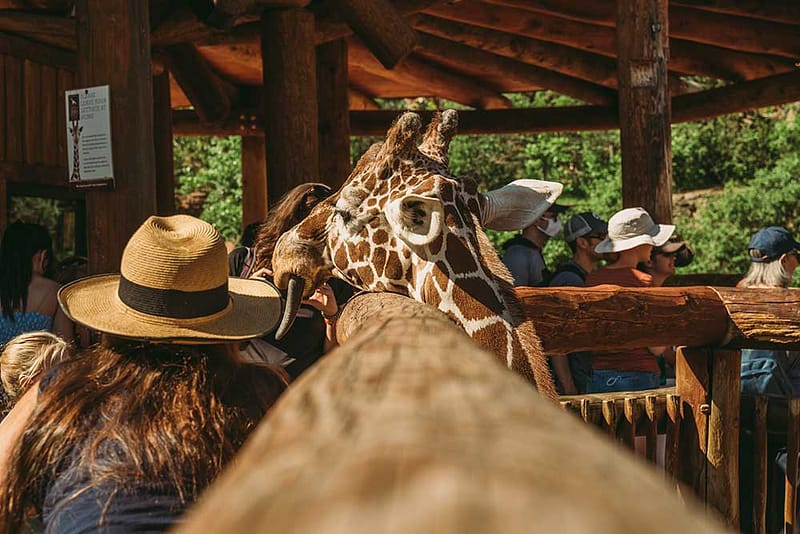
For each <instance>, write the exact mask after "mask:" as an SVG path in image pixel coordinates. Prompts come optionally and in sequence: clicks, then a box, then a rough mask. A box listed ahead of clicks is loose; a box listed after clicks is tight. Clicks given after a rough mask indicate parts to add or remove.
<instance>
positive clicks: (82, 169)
mask: <svg viewBox="0 0 800 534" xmlns="http://www.w3.org/2000/svg"><path fill="white" fill-rule="evenodd" d="M64 98H66V106H65V108H66V113H67V144H68V147H67V168H68V169H69V184H70V185H71V186H74V187H76V188H87V187H108V188H113V187H114V161H113V158H112V154H111V110H110V102H111V100H110V98H109V92H108V85H100V86H97V87H85V88H83V89H75V90H72V91H66V92H65V96H64Z"/></svg>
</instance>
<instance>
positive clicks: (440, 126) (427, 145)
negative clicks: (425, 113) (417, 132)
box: [419, 109, 458, 165]
mask: <svg viewBox="0 0 800 534" xmlns="http://www.w3.org/2000/svg"><path fill="white" fill-rule="evenodd" d="M457 128H458V112H457V111H456V110H454V109H448V110H446V111H444V112H443V113H436V114H435V115H434V116H433V119H432V120H431V123H430V124H429V125H428V129H427V130H426V131H425V135H424V136H423V138H422V144H421V145H420V146H419V151H420V152H422V153H423V154H425V155H426V156H428V157H429V158H431V159H433V160H435V161H438V162H439V163H441V164H443V165H447V163H448V151H449V150H450V140H451V139H453V136H454V135H455V134H456V129H457Z"/></svg>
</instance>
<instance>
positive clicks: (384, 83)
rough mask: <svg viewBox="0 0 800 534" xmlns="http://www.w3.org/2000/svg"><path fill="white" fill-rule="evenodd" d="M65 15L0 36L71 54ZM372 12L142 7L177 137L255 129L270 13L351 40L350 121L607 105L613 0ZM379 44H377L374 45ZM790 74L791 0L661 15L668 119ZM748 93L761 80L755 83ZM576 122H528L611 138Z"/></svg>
mask: <svg viewBox="0 0 800 534" xmlns="http://www.w3.org/2000/svg"><path fill="white" fill-rule="evenodd" d="M73 4H74V2H71V1H70V0H0V9H2V10H3V11H0V31H2V32H8V33H13V34H17V35H22V36H25V37H27V38H30V39H31V40H34V41H39V42H42V43H47V44H49V45H53V46H57V47H59V48H62V49H65V50H72V51H74V50H75V48H76V43H77V38H76V25H75V22H74V19H73V20H71V17H74V10H73ZM368 4H371V2H368V1H366V0H359V1H355V0H336V1H331V0H326V1H321V2H308V0H261V1H259V0H236V1H230V0H229V1H222V0H217V1H216V2H215V1H211V0H208V1H206V2H196V1H192V2H188V1H187V2H181V1H168V0H151V1H150V30H151V42H152V46H153V50H154V57H155V58H156V61H157V62H158V61H162V62H164V63H166V64H168V65H169V67H170V70H171V72H172V77H171V83H170V89H171V101H172V106H173V108H187V107H194V109H195V110H196V112H197V120H195V119H194V117H195V115H193V114H190V113H183V114H179V115H178V116H177V117H176V120H177V122H178V125H177V131H178V132H181V131H185V132H186V133H199V132H203V131H204V130H206V131H208V132H209V133H217V132H220V133H221V132H224V131H225V127H222V125H223V124H225V121H229V122H228V127H227V128H228V129H230V130H231V132H233V133H236V132H237V131H238V132H241V131H242V129H241V128H239V126H241V125H242V124H243V123H244V125H245V126H246V128H245V130H247V129H251V128H249V126H250V125H249V124H248V123H250V122H253V120H251V119H250V117H252V116H254V112H255V110H256V107H257V106H256V102H255V100H256V97H255V95H256V94H257V92H258V88H259V87H260V86H261V84H262V83H263V81H264V80H265V76H264V73H263V62H262V58H261V27H262V24H261V21H260V20H259V17H260V10H262V9H264V8H265V7H267V8H268V7H276V6H278V7H286V6H294V7H301V8H303V9H306V10H308V11H310V12H311V13H313V16H314V33H313V36H314V40H315V43H316V44H317V45H321V44H324V43H327V42H331V41H334V40H336V39H340V38H345V39H346V40H347V61H348V69H347V72H348V94H349V108H350V110H353V111H364V110H377V109H378V105H377V104H376V102H375V98H385V99H391V98H402V97H436V98H442V99H446V100H450V101H453V102H457V103H459V104H462V105H464V106H469V107H470V108H474V109H477V110H495V109H507V108H509V107H510V102H509V100H508V98H506V97H505V96H504V95H503V93H513V92H528V91H537V90H541V89H549V90H551V91H555V92H557V93H561V94H565V95H568V96H571V97H574V98H575V99H578V100H580V101H582V102H585V103H586V104H593V105H598V106H613V105H615V104H616V101H617V87H618V75H617V59H618V51H617V37H616V29H615V26H616V2H614V1H613V0H592V1H589V0H457V1H449V2H448V1H441V0H438V1H437V0H393V1H389V0H385V1H383V2H376V3H374V5H373V6H371V7H372V9H370V6H369V5H368ZM204 10H205V11H204ZM226 10H227V12H226ZM354 10H360V11H363V15H361V18H362V19H363V20H362V21H361V22H360V24H362V25H364V26H369V25H371V26H372V27H373V29H372V30H371V31H370V29H369V28H360V27H359V22H358V21H356V22H353V20H352V19H353V16H352V15H351V14H349V13H348V12H351V11H354ZM204 15H205V19H204V18H203V17H204ZM215 26H216V27H215ZM353 28H356V30H355V31H354V30H353ZM380 32H386V34H384V35H382V36H381V35H378V36H377V37H375V36H373V35H371V34H370V33H375V34H380ZM387 37H391V38H390V39H387ZM381 39H382V40H383V41H385V42H380V40H381ZM365 43H366V44H365ZM387 43H388V44H387ZM798 61H800V4H798V3H797V2H795V1H793V0H775V1H771V2H764V1H757V0H744V1H741V0H680V1H673V2H670V4H669V58H668V72H669V89H670V94H671V96H672V97H681V96H685V97H686V98H684V99H681V98H677V100H675V104H674V105H673V115H674V116H675V117H674V120H678V121H680V120H692V119H696V118H704V117H708V116H713V115H716V114H722V113H728V112H731V111H736V110H739V109H742V108H746V107H750V106H753V107H758V106H762V105H769V104H773V103H780V102H781V101H793V100H796V99H797V94H796V91H797V86H798V85H800V81H799V80H800V74H798ZM781 75H784V76H781ZM691 77H702V78H704V79H707V80H714V81H717V82H718V83H719V85H725V86H726V89H725V90H722V89H718V90H716V91H714V92H711V93H710V94H705V93H703V94H704V95H705V96H704V97H703V96H700V95H696V94H695V95H692V93H694V92H696V91H697V86H696V84H694V83H692V80H691ZM267 78H268V76H267ZM755 80H760V81H759V83H752V82H754V81H755ZM744 82H751V83H749V84H748V83H744ZM789 86H792V87H793V88H794V90H793V91H792V89H791V88H790V87H789ZM734 87H737V88H738V89H739V91H733V88H734ZM789 91H792V92H791V94H789ZM689 95H692V96H691V97H689ZM720 95H721V97H720ZM727 95H730V96H727ZM734 100H735V101H736V103H733V102H732V101H734ZM700 108H702V109H700ZM594 111H598V110H594ZM390 115H391V114H390ZM513 115H515V114H508V115H506V117H508V116H513ZM578 115H579V116H580V115H582V112H578ZM484 116H485V117H487V118H486V119H484V120H482V121H478V122H477V123H475V124H469V121H468V124H467V126H468V130H467V131H474V132H479V131H518V130H524V129H526V128H525V127H524V126H522V125H521V123H522V122H525V121H523V120H516V121H513V122H512V123H510V124H509V123H508V121H507V120H505V119H504V118H500V119H495V120H494V121H492V120H490V119H488V117H492V116H493V115H484ZM495 116H496V117H503V114H499V115H495ZM517 116H518V117H519V115H517ZM370 117H372V118H370ZM378 117H380V115H372V116H371V115H369V114H366V115H359V116H356V117H355V118H356V120H354V121H353V122H352V124H351V129H352V133H353V134H355V135H358V134H373V135H374V134H378V135H380V134H381V133H382V132H383V131H384V128H385V125H386V120H387V119H386V118H383V119H382V120H376V118H378ZM523 117H524V116H523ZM576 119H577V117H573V116H571V115H568V114H564V115H561V116H558V115H557V116H553V117H549V120H548V121H546V122H545V124H542V121H535V122H537V123H538V124H540V126H539V127H545V126H547V124H548V123H549V128H550V129H592V128H598V127H608V125H607V121H603V120H600V118H598V117H595V116H593V115H589V116H585V117H584V120H583V121H580V120H576ZM559 121H560V122H559ZM598 121H599V122H598ZM503 124H505V127H503V126H502V125H503ZM529 128H530V127H529ZM251 130H252V129H251Z"/></svg>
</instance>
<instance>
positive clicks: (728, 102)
mask: <svg viewBox="0 0 800 534" xmlns="http://www.w3.org/2000/svg"><path fill="white" fill-rule="evenodd" d="M799 100H800V71H795V72H790V73H787V74H778V75H776V76H772V77H769V78H764V79H761V80H752V81H748V82H739V83H737V84H732V85H728V86H725V87H720V88H718V89H710V90H708V91H702V92H700V93H694V94H690V95H681V96H677V97H674V98H673V99H672V121H673V122H689V121H698V120H705V119H711V118H713V117H718V116H719V115H726V114H728V113H739V112H742V111H749V110H752V109H758V108H763V107H767V106H780V105H782V104H788V103H790V102H797V101H799Z"/></svg>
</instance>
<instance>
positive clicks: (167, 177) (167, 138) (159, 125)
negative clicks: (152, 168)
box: [153, 69, 175, 215]
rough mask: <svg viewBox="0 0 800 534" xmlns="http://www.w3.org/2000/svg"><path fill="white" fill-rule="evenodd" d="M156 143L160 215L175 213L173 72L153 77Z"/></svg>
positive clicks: (163, 71) (157, 191)
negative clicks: (170, 84) (170, 78)
mask: <svg viewBox="0 0 800 534" xmlns="http://www.w3.org/2000/svg"><path fill="white" fill-rule="evenodd" d="M153 111H154V113H153V143H154V146H155V158H156V213H158V214H159V215H172V214H173V213H175V161H174V156H173V149H172V105H171V100H170V92H169V71H167V70H166V69H163V70H162V71H161V72H160V73H158V74H154V75H153Z"/></svg>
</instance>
